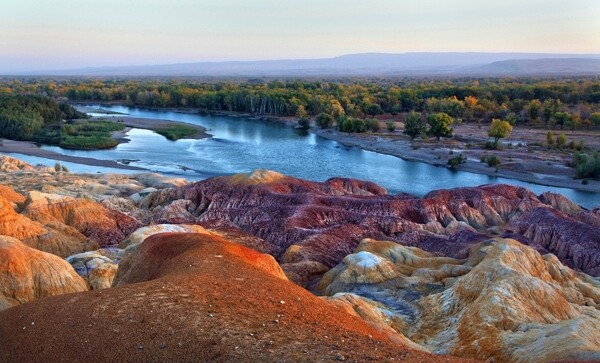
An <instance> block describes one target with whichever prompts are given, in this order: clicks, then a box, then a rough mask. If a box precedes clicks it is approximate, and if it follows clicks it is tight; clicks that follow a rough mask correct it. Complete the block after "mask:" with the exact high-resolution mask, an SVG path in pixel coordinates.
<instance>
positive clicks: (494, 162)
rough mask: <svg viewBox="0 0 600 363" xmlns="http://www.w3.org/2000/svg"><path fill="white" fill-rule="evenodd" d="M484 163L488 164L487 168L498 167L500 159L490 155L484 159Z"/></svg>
mask: <svg viewBox="0 0 600 363" xmlns="http://www.w3.org/2000/svg"><path fill="white" fill-rule="evenodd" d="M485 162H486V163H487V164H488V166H489V167H492V168H493V167H495V166H498V165H500V158H499V157H498V156H496V155H494V154H492V155H490V156H488V157H487V158H486V159H485Z"/></svg>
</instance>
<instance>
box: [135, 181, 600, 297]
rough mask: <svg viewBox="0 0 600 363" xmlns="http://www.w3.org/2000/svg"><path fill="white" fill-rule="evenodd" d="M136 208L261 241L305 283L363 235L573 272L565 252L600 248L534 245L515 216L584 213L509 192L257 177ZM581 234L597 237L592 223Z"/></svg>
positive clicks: (588, 268)
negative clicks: (526, 255)
mask: <svg viewBox="0 0 600 363" xmlns="http://www.w3.org/2000/svg"><path fill="white" fill-rule="evenodd" d="M139 205H140V207H141V208H142V209H148V210H149V211H151V212H152V213H153V215H154V219H155V222H157V223H201V224H203V225H205V226H209V225H212V224H215V223H220V224H223V223H229V224H231V225H233V226H235V227H237V228H239V229H241V230H242V231H244V232H246V233H249V234H251V235H253V236H256V237H258V238H260V239H263V240H264V241H266V242H267V243H269V244H270V245H272V246H273V248H274V249H275V250H274V252H273V254H274V256H275V257H276V258H277V259H278V260H279V261H280V262H281V263H282V267H283V268H284V270H285V271H286V272H288V275H289V276H290V277H292V278H293V279H294V281H296V282H298V283H300V284H302V285H305V286H306V285H308V284H310V281H312V280H314V279H315V277H318V276H319V275H320V274H322V273H323V272H324V271H325V270H326V269H329V268H331V267H333V266H335V265H336V264H337V263H339V262H340V261H341V260H342V259H343V258H344V256H346V255H348V254H349V253H351V252H352V251H353V250H354V248H356V246H357V245H358V243H359V241H360V240H361V239H362V238H364V237H366V236H368V237H372V238H377V239H387V240H392V241H395V242H398V243H401V244H403V245H408V246H414V247H419V248H421V249H424V250H427V251H430V252H434V253H438V254H441V255H444V256H449V257H454V258H465V257H467V255H468V253H469V249H470V247H471V246H472V245H473V244H476V243H479V242H481V241H483V240H485V239H487V238H489V237H490V236H497V235H505V236H509V237H513V238H517V239H518V240H519V241H521V242H522V243H525V244H528V245H531V247H533V248H535V249H536V250H538V251H540V252H542V253H547V252H552V253H556V254H557V255H558V256H559V258H561V259H562V261H563V262H564V263H566V264H567V265H569V266H571V267H573V268H576V269H580V270H582V271H585V272H588V273H591V274H594V275H597V274H598V273H599V272H598V271H597V270H596V267H597V266H598V265H597V264H596V263H595V262H590V263H581V261H576V260H574V259H572V258H569V256H568V255H567V254H566V253H568V251H569V250H572V249H573V248H575V249H581V250H582V251H583V250H585V251H587V253H588V254H592V255H597V256H600V243H598V242H595V241H593V242H591V243H590V242H586V241H581V240H579V239H578V238H577V236H576V235H573V234H571V235H569V236H567V237H566V238H565V239H564V241H563V240H561V242H560V243H553V242H552V241H550V235H548V234H547V235H545V237H544V238H543V240H541V239H540V238H529V236H528V234H527V233H524V232H523V233H524V234H521V233H522V231H521V229H519V228H516V227H515V226H516V225H517V224H518V222H517V221H519V220H525V219H526V218H531V216H532V215H535V214H540V215H544V214H545V213H547V212H548V211H550V212H552V211H561V210H562V211H564V213H563V212H560V213H561V214H560V215H561V217H560V218H559V219H557V220H554V221H553V223H554V224H555V225H563V224H569V223H572V222H573V221H574V220H576V219H578V220H581V219H582V218H588V219H589V218H592V216H590V214H589V213H588V214H584V213H585V211H582V210H581V208H580V207H578V206H576V205H575V204H573V203H572V202H570V201H569V200H568V199H566V198H564V197H562V196H559V195H556V194H553V193H544V194H543V195H542V196H540V198H538V197H537V196H536V195H535V194H533V193H531V191H529V190H528V189H525V188H521V187H515V186H508V185H486V186H481V187H474V188H456V189H451V190H439V191H434V192H431V193H429V194H427V195H426V196H425V197H423V198H416V197H413V196H410V195H406V194H400V195H395V196H390V195H387V194H386V192H385V190H384V189H382V188H380V187H378V186H377V185H375V184H373V183H369V182H361V181H356V180H348V179H340V178H335V179H331V180H328V181H326V182H324V183H317V182H309V181H305V180H300V179H296V178H292V177H287V176H284V175H281V174H278V173H274V172H268V171H256V172H254V173H248V174H238V175H234V176H230V177H218V178H212V179H208V180H205V181H201V182H197V183H193V184H190V185H186V186H183V187H179V188H171V189H165V190H162V191H156V192H153V193H150V194H149V195H147V196H146V197H145V198H143V199H141V200H140V203H139ZM567 213H569V214H567ZM539 218H541V217H539ZM512 222H514V224H511V223H512ZM525 224H527V225H529V224H530V223H529V222H525ZM507 225H509V226H510V228H506V227H507ZM589 228H590V230H592V231H593V232H594V233H596V234H597V235H600V228H599V226H598V225H592V226H590V227H589ZM565 244H568V245H569V246H566V245H565ZM573 246H579V247H573Z"/></svg>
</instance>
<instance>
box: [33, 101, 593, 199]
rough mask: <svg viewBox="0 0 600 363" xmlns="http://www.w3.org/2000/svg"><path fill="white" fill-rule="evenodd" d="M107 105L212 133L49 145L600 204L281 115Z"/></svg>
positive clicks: (135, 133) (207, 169) (158, 161)
mask: <svg viewBox="0 0 600 363" xmlns="http://www.w3.org/2000/svg"><path fill="white" fill-rule="evenodd" d="M105 109H108V110H110V111H115V112H122V113H128V114H130V115H131V116H134V117H145V118H155V119H168V120H175V121H183V122H188V123H192V124H197V125H201V126H204V127H206V128H207V129H209V130H210V131H209V132H210V133H211V134H212V135H213V136H214V137H213V138H211V139H203V140H179V141H177V142H172V141H168V140H166V139H165V138H164V137H162V136H160V135H157V134H155V133H154V132H151V131H147V130H138V129H134V130H131V131H130V132H129V133H128V135H129V138H130V139H131V142H129V143H127V144H121V145H119V146H118V147H116V148H115V149H112V150H102V151H74V150H61V149H59V148H57V147H45V148H48V149H52V150H54V151H58V152H62V153H64V154H69V155H76V156H86V157H93V158H97V159H108V160H123V159H127V160H134V161H132V162H131V165H135V166H140V167H144V168H148V169H150V170H154V171H158V172H161V173H164V174H168V175H173V176H182V177H186V178H189V179H194V180H196V179H202V178H206V177H210V176H214V175H223V174H231V173H239V172H247V171H251V170H254V169H259V168H262V169H271V170H275V171H278V172H281V173H284V174H288V175H292V176H296V177H300V178H305V179H310V180H319V181H322V180H326V179H328V178H330V177H333V176H343V177H350V178H358V179H364V180H371V181H373V182H376V183H378V184H380V185H382V186H384V187H385V188H387V189H388V190H389V191H390V192H391V193H397V192H407V193H411V194H415V195H424V194H426V193H427V192H429V191H431V190H434V189H442V188H453V187H458V186H476V185H481V184H487V183H509V184H515V185H522V186H526V187H528V188H530V189H532V190H533V191H534V192H535V193H537V194H540V193H542V192H544V191H546V190H552V191H556V192H560V193H562V194H564V195H566V196H567V197H569V198H571V199H573V200H574V201H576V202H577V203H580V204H582V205H585V206H588V207H591V206H595V205H598V204H600V193H584V192H577V191H573V190H570V189H563V188H552V187H545V186H540V185H535V184H529V183H524V182H519V181H514V180H509V179H503V178H496V177H491V176H486V175H479V174H473V173H467V172H451V171H450V170H448V169H446V168H444V167H435V166H432V165H428V164H424V163H418V162H409V161H404V160H402V159H399V158H396V157H393V156H389V155H384V154H378V153H375V152H370V151H363V150H360V149H356V148H349V147H346V146H344V145H341V144H339V143H337V142H334V141H330V140H326V139H323V138H321V137H318V136H316V135H314V134H308V133H306V132H305V131H303V130H297V129H294V128H290V127H287V126H285V125H282V124H280V123H276V122H265V121H260V120H251V119H244V118H228V117H218V116H200V115H195V114H184V113H176V112H161V111H149V110H141V109H135V108H127V107H122V106H113V107H106V108H105Z"/></svg>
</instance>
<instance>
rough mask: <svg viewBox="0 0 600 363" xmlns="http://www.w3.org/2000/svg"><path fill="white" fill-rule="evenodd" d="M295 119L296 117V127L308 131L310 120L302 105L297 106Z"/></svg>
mask: <svg viewBox="0 0 600 363" xmlns="http://www.w3.org/2000/svg"><path fill="white" fill-rule="evenodd" d="M296 117H298V125H300V127H301V128H303V129H304V130H308V128H309V127H310V119H309V118H308V112H306V110H305V109H304V106H303V105H300V106H298V108H297V109H296Z"/></svg>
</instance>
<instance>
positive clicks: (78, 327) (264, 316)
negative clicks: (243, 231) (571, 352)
mask: <svg viewBox="0 0 600 363" xmlns="http://www.w3.org/2000/svg"><path fill="white" fill-rule="evenodd" d="M117 281H118V282H117V285H118V287H115V288H111V289H108V290H102V293H100V292H94V291H90V292H87V293H80V294H77V295H68V296H57V297H52V298H48V299H44V300H38V301H35V302H33V303H30V304H26V305H21V306H18V307H16V308H13V309H9V310H6V311H3V312H0V337H2V349H0V361H19V362H30V361H53V360H54V359H56V357H60V358H61V360H64V361H81V360H85V361H87V360H93V361H119V360H122V359H123V357H127V359H128V360H134V361H138V360H139V361H178V362H197V361H312V360H319V361H340V360H349V361H367V360H370V361H383V360H387V359H391V358H402V360H403V361H408V362H423V361H428V362H441V361H444V362H446V361H458V360H457V359H454V358H451V357H438V356H434V355H430V354H427V353H423V352H419V351H415V350H412V349H410V348H409V347H407V346H405V345H403V344H401V342H398V341H395V340H394V339H393V338H392V337H390V336H389V335H388V334H386V333H385V332H381V331H378V330H376V329H374V328H372V327H371V326H369V325H368V324H367V323H365V322H364V321H362V320H361V319H359V318H357V317H353V316H352V315H350V314H347V313H345V312H344V311H343V310H341V309H339V308H337V307H335V306H333V305H331V304H329V303H327V302H324V301H322V300H321V299H319V298H317V297H315V296H313V295H312V294H310V293H309V292H307V291H306V290H304V289H302V288H300V287H298V286H296V285H294V284H293V283H291V282H289V281H287V280H286V279H285V278H284V276H283V275H282V272H281V269H280V268H279V266H278V265H277V263H276V262H275V261H274V259H273V258H272V257H271V256H268V255H263V254H260V253H258V252H255V251H253V250H250V249H247V248H245V247H243V246H240V245H237V244H233V243H229V242H227V241H225V240H223V239H222V238H219V237H215V236H214V235H210V234H168V233H167V234H164V233H163V234H157V235H153V236H151V237H150V238H148V239H147V240H146V241H145V242H144V243H143V244H142V245H140V247H139V248H138V249H136V250H135V252H134V253H133V254H132V255H131V256H130V257H128V258H127V259H126V261H124V262H123V263H122V265H121V267H120V269H119V277H118V279H117ZM48 311H52V314H48ZM32 323H33V324H32ZM99 332H102V333H100V334H99ZM23 342H52V344H23Z"/></svg>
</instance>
